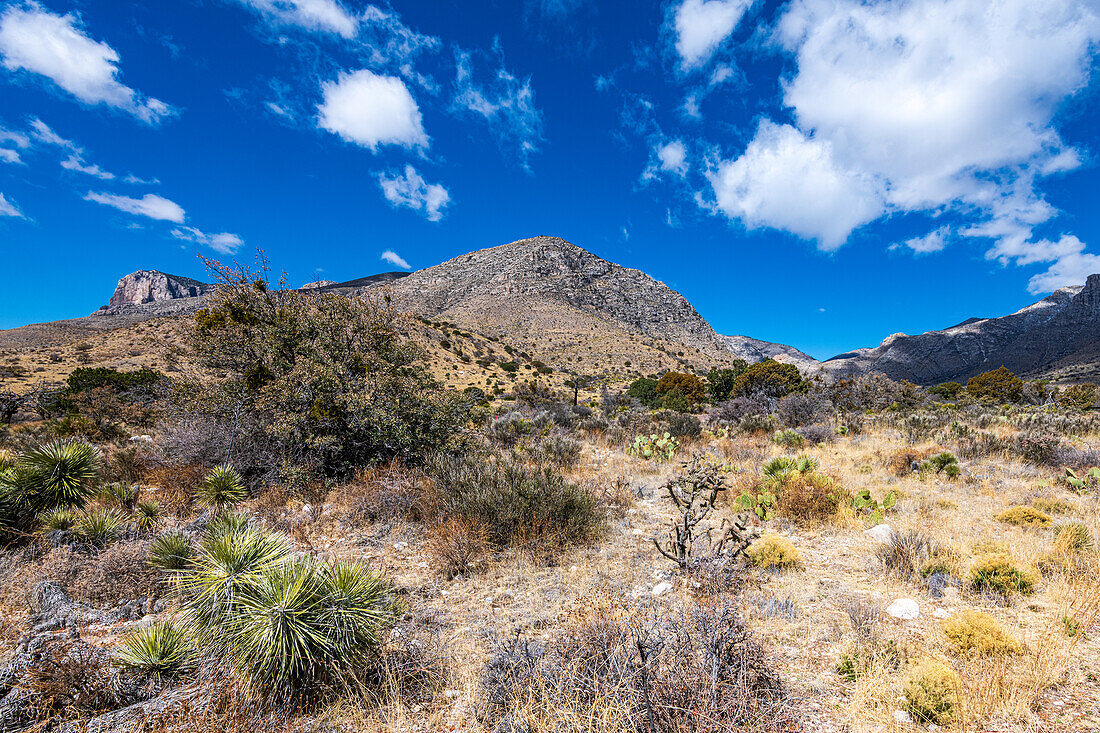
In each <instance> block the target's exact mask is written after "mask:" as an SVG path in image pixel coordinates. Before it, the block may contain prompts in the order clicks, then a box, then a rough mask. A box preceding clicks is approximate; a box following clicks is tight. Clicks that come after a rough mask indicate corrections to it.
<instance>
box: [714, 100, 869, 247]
mask: <svg viewBox="0 0 1100 733" xmlns="http://www.w3.org/2000/svg"><path fill="white" fill-rule="evenodd" d="M708 177H709V178H710V182H711V186H712V188H713V190H714V195H715V199H716V202H717V206H718V208H719V209H720V210H721V211H722V212H723V213H725V214H726V215H727V216H729V217H732V218H737V219H740V220H742V221H743V222H744V224H745V226H746V227H748V228H750V229H752V228H757V227H765V226H766V227H773V228H776V229H784V230H786V231H789V232H793V233H794V234H797V235H799V236H800V237H805V238H807V239H816V240H818V244H819V247H820V248H821V249H823V250H826V251H830V250H834V249H836V248H838V247H840V246H841V245H842V244H844V242H845V240H846V239H847V238H848V235H849V234H850V233H851V231H852V230H853V229H855V228H856V227H858V226H860V225H861V224H865V223H867V222H869V221H871V220H873V219H875V218H876V217H877V216H878V214H879V212H880V211H881V208H882V204H881V201H880V200H879V198H878V196H879V193H878V191H877V190H876V188H875V186H874V185H873V183H872V182H871V181H869V180H867V179H866V177H864V176H862V175H860V174H858V173H855V172H853V171H850V170H847V169H846V168H844V167H843V166H841V165H839V164H838V163H837V161H836V160H835V158H834V156H833V151H832V146H831V145H830V144H829V143H828V142H826V141H823V140H819V139H816V138H811V137H807V136H805V135H803V134H802V133H801V132H800V131H798V130H796V129H795V128H794V127H791V126H790V125H777V124H775V123H774V122H771V121H770V120H763V121H761V123H760V126H759V127H758V128H757V131H756V137H755V138H754V139H753V141H752V142H751V143H749V146H748V148H747V149H746V150H745V153H744V154H743V155H742V156H741V157H740V158H738V159H736V160H733V161H723V162H721V163H719V165H718V167H717V169H716V170H715V171H712V172H711V173H710V174H709V175H708Z"/></svg>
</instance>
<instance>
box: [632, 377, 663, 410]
mask: <svg viewBox="0 0 1100 733" xmlns="http://www.w3.org/2000/svg"><path fill="white" fill-rule="evenodd" d="M626 395H627V397H633V398H634V399H636V400H638V402H640V403H642V405H644V406H645V407H649V408H653V407H657V406H658V405H660V404H661V395H660V394H658V393H657V380H656V379H649V378H648V377H639V378H638V379H635V380H634V381H633V382H631V383H630V386H629V387H627V389H626Z"/></svg>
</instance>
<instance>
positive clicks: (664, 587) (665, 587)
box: [653, 580, 672, 596]
mask: <svg viewBox="0 0 1100 733" xmlns="http://www.w3.org/2000/svg"><path fill="white" fill-rule="evenodd" d="M670 590H672V583H669V582H668V581H667V580H666V581H665V582H663V583H658V584H657V585H655V586H653V595H655V596H663V595H664V594H665V593H668V592H669V591H670Z"/></svg>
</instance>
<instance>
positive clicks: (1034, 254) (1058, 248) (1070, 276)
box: [1019, 234, 1100, 294]
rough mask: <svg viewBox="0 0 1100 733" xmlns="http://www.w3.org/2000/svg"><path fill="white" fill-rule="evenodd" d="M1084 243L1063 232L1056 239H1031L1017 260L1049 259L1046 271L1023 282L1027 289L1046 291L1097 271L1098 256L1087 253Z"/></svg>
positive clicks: (1099, 265) (1079, 281) (1099, 269)
mask: <svg viewBox="0 0 1100 733" xmlns="http://www.w3.org/2000/svg"><path fill="white" fill-rule="evenodd" d="M1084 250H1085V243H1084V242H1082V241H1081V240H1080V239H1078V238H1077V237H1075V236H1073V235H1071V234H1067V235H1063V236H1062V237H1061V238H1060V239H1059V240H1058V241H1056V242H1052V241H1050V240H1048V239H1043V240H1040V241H1038V242H1033V243H1031V246H1030V247H1029V248H1028V253H1027V255H1026V256H1025V257H1024V258H1023V261H1022V262H1020V263H1019V264H1031V263H1034V262H1050V263H1052V264H1051V265H1050V267H1049V268H1047V271H1046V272H1043V273H1040V274H1038V275H1035V276H1034V277H1032V278H1031V280H1029V281H1028V283H1027V289H1028V292H1029V293H1035V294H1038V293H1049V292H1050V291H1052V290H1057V289H1058V288H1063V287H1065V286H1067V285H1081V284H1083V283H1084V282H1085V278H1087V277H1088V276H1089V275H1095V274H1096V273H1100V256H1097V255H1094V254H1088V253H1087V252H1085V251H1084Z"/></svg>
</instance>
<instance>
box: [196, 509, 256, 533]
mask: <svg viewBox="0 0 1100 733" xmlns="http://www.w3.org/2000/svg"><path fill="white" fill-rule="evenodd" d="M251 526H252V523H251V521H250V520H249V518H248V515H247V514H241V513H240V512H223V513H221V514H218V515H217V516H215V517H214V518H213V519H211V520H210V524H208V525H206V536H207V537H214V536H215V535H221V534H226V533H227V532H241V531H243V530H246V529H248V528H250V527H251Z"/></svg>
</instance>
